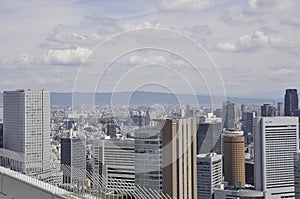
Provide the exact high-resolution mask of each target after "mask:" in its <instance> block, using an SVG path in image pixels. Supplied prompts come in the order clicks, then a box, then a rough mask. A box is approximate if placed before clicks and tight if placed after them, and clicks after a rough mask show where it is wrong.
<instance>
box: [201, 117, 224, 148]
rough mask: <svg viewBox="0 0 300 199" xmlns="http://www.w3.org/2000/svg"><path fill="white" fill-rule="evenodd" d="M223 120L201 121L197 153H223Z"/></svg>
mask: <svg viewBox="0 0 300 199" xmlns="http://www.w3.org/2000/svg"><path fill="white" fill-rule="evenodd" d="M221 134H222V122H221V121H217V120H215V121H203V122H202V121H199V123H198V129H197V154H203V153H211V152H215V153H218V154H221Z"/></svg>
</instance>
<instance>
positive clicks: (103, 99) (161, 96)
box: [0, 91, 273, 106]
mask: <svg viewBox="0 0 300 199" xmlns="http://www.w3.org/2000/svg"><path fill="white" fill-rule="evenodd" d="M72 97H74V103H75V104H94V102H93V100H95V105H100V106H101V105H110V104H113V105H128V104H130V105H153V104H182V105H184V104H195V102H196V98H195V96H193V95H189V94H179V95H174V94H169V93H156V92H144V91H138V92H134V93H133V94H131V92H117V93H96V94H91V93H75V94H74V96H73V93H71V92H70V93H57V92H52V93H51V105H53V106H71V105H72ZM213 99H214V105H221V104H222V103H223V101H224V97H214V98H213ZM197 100H198V104H199V105H210V104H211V98H210V97H209V96H205V95H197ZM226 100H229V101H232V102H234V103H237V104H264V103H273V100H271V99H258V98H240V97H227V98H226ZM179 101H180V102H179ZM2 103H3V94H2V93H0V104H1V105H2Z"/></svg>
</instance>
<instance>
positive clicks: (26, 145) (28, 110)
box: [3, 90, 50, 178]
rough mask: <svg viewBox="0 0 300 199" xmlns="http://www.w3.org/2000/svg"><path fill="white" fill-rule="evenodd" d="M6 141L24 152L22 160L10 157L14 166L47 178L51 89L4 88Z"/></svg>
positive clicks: (4, 137)
mask: <svg viewBox="0 0 300 199" xmlns="http://www.w3.org/2000/svg"><path fill="white" fill-rule="evenodd" d="M3 145H4V149H7V150H11V151H14V152H16V153H19V154H21V157H22V159H21V160H18V161H17V162H14V161H15V160H14V159H11V160H10V162H11V163H12V164H11V165H10V167H11V168H12V169H13V170H16V171H20V172H22V173H25V174H27V175H31V176H36V177H37V178H46V176H45V173H47V172H48V171H49V169H50V92H48V91H44V90H16V91H4V93H3ZM13 162H14V163H13Z"/></svg>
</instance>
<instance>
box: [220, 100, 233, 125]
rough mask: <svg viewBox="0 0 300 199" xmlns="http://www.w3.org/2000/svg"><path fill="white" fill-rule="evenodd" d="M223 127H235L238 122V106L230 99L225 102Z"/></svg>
mask: <svg viewBox="0 0 300 199" xmlns="http://www.w3.org/2000/svg"><path fill="white" fill-rule="evenodd" d="M222 118H223V123H224V124H223V128H226V129H231V128H235V122H236V108H235V104H234V103H231V102H229V101H227V102H225V103H224V104H223V117H222Z"/></svg>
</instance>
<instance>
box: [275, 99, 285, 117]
mask: <svg viewBox="0 0 300 199" xmlns="http://www.w3.org/2000/svg"><path fill="white" fill-rule="evenodd" d="M276 115H277V116H284V107H283V102H278V103H277V114H276Z"/></svg>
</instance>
